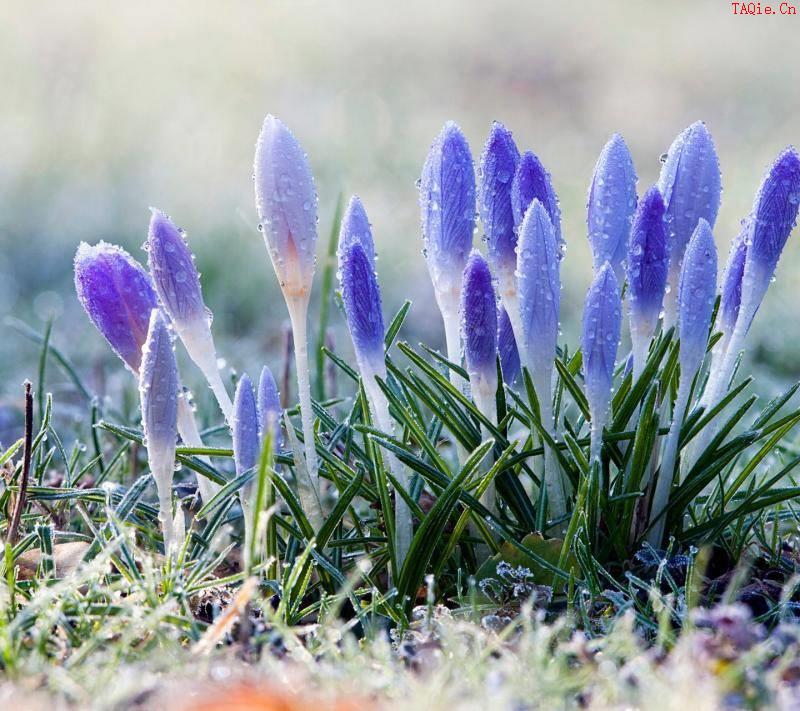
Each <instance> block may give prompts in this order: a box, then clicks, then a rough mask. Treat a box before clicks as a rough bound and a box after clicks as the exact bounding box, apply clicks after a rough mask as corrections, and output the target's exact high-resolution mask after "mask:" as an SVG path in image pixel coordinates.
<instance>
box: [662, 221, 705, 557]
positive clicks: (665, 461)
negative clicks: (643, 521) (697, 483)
mask: <svg viewBox="0 0 800 711" xmlns="http://www.w3.org/2000/svg"><path fill="white" fill-rule="evenodd" d="M716 291H717V248H716V246H715V244H714V235H713V234H712V232H711V226H710V225H709V224H708V222H706V221H705V219H703V218H702V217H701V218H700V221H699V222H698V223H697V227H696V228H695V231H694V234H693V235H692V238H691V240H689V245H688V246H687V248H686V253H685V255H684V259H683V266H682V268H681V277H680V282H679V288H678V332H679V335H680V346H679V353H678V360H679V362H680V366H681V370H680V380H679V382H678V394H677V397H676V398H675V404H674V405H673V408H672V424H671V426H670V430H669V434H668V435H667V440H666V443H665V445H664V454H663V456H662V457H661V466H660V470H659V475H658V482H657V483H656V489H655V493H654V495H653V506H652V510H651V513H650V522H651V528H650V533H649V534H648V540H649V541H650V543H651V544H652V545H653V546H656V547H658V546H660V545H661V542H662V541H661V539H662V538H663V536H664V526H665V524H666V516H665V515H664V509H665V507H666V506H667V503H668V502H669V494H670V489H671V488H672V482H673V479H674V477H675V463H676V461H677V456H678V444H679V441H680V431H681V426H682V425H683V419H684V416H685V414H686V409H687V406H688V404H689V396H690V394H691V391H692V381H693V380H694V378H695V376H696V375H697V372H698V371H699V370H700V366H701V365H702V363H703V358H704V356H705V353H706V348H707V345H708V335H709V329H710V327H711V315H712V313H713V311H714V301H715V299H716Z"/></svg>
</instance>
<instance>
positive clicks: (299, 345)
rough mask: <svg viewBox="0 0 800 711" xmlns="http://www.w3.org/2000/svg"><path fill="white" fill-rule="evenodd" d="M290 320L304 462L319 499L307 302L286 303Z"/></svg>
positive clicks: (288, 301) (295, 300)
mask: <svg viewBox="0 0 800 711" xmlns="http://www.w3.org/2000/svg"><path fill="white" fill-rule="evenodd" d="M286 306H287V307H288V309H289V320H290V321H291V323H292V334H293V335H294V363H295V370H296V371H297V392H298V395H299V397H300V419H301V421H302V425H303V439H304V440H305V460H306V468H307V469H308V476H309V478H310V479H311V484H312V486H313V487H314V491H315V493H316V495H317V498H319V474H318V472H319V467H318V465H317V450H316V445H315V443H314V414H313V411H312V409H311V380H310V378H309V371H308V332H307V324H306V319H307V315H308V299H305V298H303V299H287V300H286Z"/></svg>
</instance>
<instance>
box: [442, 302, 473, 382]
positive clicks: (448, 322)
mask: <svg viewBox="0 0 800 711" xmlns="http://www.w3.org/2000/svg"><path fill="white" fill-rule="evenodd" d="M442 319H443V321H444V338H445V342H446V344H447V360H449V361H450V362H451V363H455V364H456V365H461V320H460V317H459V314H458V307H456V308H455V309H454V310H453V309H450V310H448V312H447V313H445V312H444V311H443V312H442ZM449 377H450V382H451V383H452V384H453V385H455V386H456V387H457V388H458V389H459V390H460V391H461V392H464V390H465V388H466V386H467V383H466V381H465V380H464V378H462V377H461V376H460V375H459V374H458V373H456V372H455V371H454V370H451V371H450V376H449Z"/></svg>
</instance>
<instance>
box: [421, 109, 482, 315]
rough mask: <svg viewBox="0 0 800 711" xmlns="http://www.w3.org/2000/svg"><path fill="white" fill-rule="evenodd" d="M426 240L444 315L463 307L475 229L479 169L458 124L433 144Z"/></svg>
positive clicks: (424, 201) (425, 192)
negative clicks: (464, 277) (463, 283)
mask: <svg viewBox="0 0 800 711" xmlns="http://www.w3.org/2000/svg"><path fill="white" fill-rule="evenodd" d="M419 204H420V211H421V216H422V240H423V243H424V254H425V259H426V261H427V263H428V270H429V271H430V275H431V280H432V281H433V288H434V292H435V294H436V300H437V303H438V304H439V309H440V310H441V311H442V314H443V315H445V318H447V316H451V315H452V313H453V311H455V310H457V309H458V300H459V294H460V289H461V273H462V272H463V270H464V265H465V264H466V263H467V257H468V256H469V252H470V249H472V234H473V232H474V230H475V167H474V165H473V162H472V154H471V153H470V150H469V145H468V144H467V139H466V138H464V134H463V133H461V129H460V128H459V127H458V126H457V125H456V124H455V123H453V122H452V121H449V122H448V123H446V124H445V126H444V128H443V129H442V131H441V133H440V134H439V135H438V136H437V137H436V140H435V141H434V142H433V145H432V146H431V149H430V151H429V152H428V157H427V159H426V160H425V165H424V167H423V169H422V178H421V180H420V183H419Z"/></svg>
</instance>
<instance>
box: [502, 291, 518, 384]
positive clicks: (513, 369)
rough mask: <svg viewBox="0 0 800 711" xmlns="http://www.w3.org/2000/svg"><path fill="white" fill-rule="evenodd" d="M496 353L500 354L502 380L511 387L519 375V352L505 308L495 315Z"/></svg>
mask: <svg viewBox="0 0 800 711" xmlns="http://www.w3.org/2000/svg"><path fill="white" fill-rule="evenodd" d="M497 352H498V353H499V354H500V368H501V370H502V371H503V380H505V382H506V383H508V384H509V385H512V384H513V383H514V382H515V381H516V379H517V378H518V377H519V373H520V364H519V350H518V349H517V341H516V339H515V338H514V329H513V328H512V326H511V319H510V318H509V317H508V312H507V311H506V307H505V306H501V307H500V309H499V311H498V314H497Z"/></svg>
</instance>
